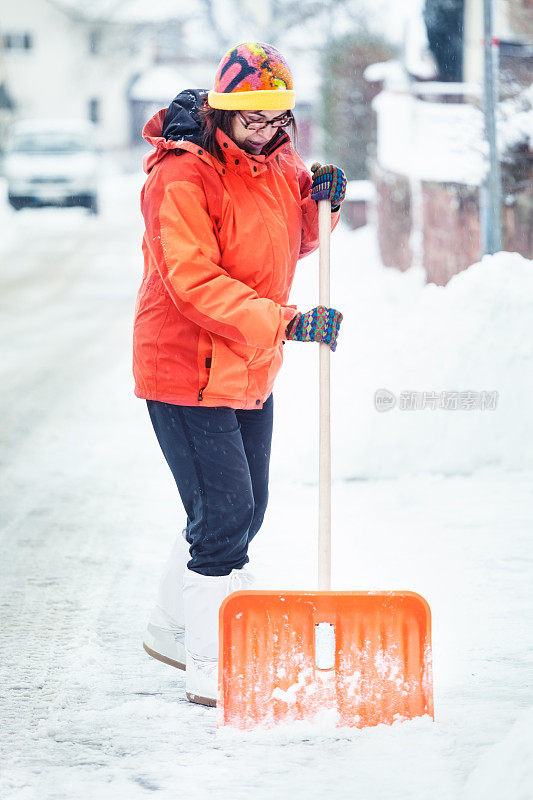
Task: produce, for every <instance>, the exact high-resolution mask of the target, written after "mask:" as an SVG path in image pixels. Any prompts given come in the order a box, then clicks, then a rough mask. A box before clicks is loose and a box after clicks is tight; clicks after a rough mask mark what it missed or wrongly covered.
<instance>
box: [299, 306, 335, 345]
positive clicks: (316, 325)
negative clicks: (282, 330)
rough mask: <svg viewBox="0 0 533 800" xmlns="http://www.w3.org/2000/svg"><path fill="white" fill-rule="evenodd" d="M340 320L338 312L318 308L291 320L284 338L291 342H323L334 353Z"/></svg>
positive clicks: (323, 307) (321, 307)
mask: <svg viewBox="0 0 533 800" xmlns="http://www.w3.org/2000/svg"><path fill="white" fill-rule="evenodd" d="M341 320H342V314H341V312H340V311H336V310H335V309H334V308H326V307H325V306H318V307H317V308H313V309H311V311H307V312H306V313H305V314H297V315H296V316H295V317H294V319H291V321H290V322H289V324H288V325H287V332H286V338H287V339H288V340H292V341H293V342H325V343H326V344H329V346H330V347H331V349H332V350H333V351H335V350H336V349H337V337H338V335H339V327H340V324H341Z"/></svg>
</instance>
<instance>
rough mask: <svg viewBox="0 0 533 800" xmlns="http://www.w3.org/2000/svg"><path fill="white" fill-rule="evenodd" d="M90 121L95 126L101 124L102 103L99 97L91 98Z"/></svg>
mask: <svg viewBox="0 0 533 800" xmlns="http://www.w3.org/2000/svg"><path fill="white" fill-rule="evenodd" d="M89 119H90V120H91V122H94V123H95V124H97V123H98V122H100V101H99V100H98V98H97V97H91V99H90V100H89Z"/></svg>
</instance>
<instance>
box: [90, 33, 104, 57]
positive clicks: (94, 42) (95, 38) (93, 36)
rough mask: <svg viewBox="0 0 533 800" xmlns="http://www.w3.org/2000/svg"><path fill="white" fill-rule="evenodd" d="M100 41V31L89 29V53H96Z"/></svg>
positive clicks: (98, 49) (98, 50)
mask: <svg viewBox="0 0 533 800" xmlns="http://www.w3.org/2000/svg"><path fill="white" fill-rule="evenodd" d="M101 42H102V37H101V36H100V31H91V32H90V33H89V53H91V55H93V56H96V55H98V53H99V52H100V45H101Z"/></svg>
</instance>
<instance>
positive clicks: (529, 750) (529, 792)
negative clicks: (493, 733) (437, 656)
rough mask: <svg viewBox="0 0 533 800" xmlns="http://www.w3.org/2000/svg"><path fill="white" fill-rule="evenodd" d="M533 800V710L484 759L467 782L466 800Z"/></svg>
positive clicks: (525, 713)
mask: <svg viewBox="0 0 533 800" xmlns="http://www.w3.org/2000/svg"><path fill="white" fill-rule="evenodd" d="M532 796H533V708H530V709H528V710H527V711H525V712H524V713H523V714H522V715H521V716H520V717H519V719H518V720H517V722H516V723H515V724H514V726H513V727H512V728H511V730H510V731H509V733H508V734H507V736H506V737H505V738H504V739H503V740H502V741H501V742H498V744H495V745H493V746H492V747H490V748H489V749H488V750H487V752H486V753H485V754H484V755H483V756H482V757H481V759H480V760H479V763H478V765H477V767H476V769H475V770H474V771H473V773H472V774H471V775H470V777H469V779H468V781H467V782H466V786H465V792H464V800H501V798H502V797H506V798H509V800H531V797H532Z"/></svg>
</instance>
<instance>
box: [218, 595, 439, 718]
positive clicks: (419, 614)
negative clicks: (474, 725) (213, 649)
mask: <svg viewBox="0 0 533 800" xmlns="http://www.w3.org/2000/svg"><path fill="white" fill-rule="evenodd" d="M320 623H322V624H320ZM325 709H326V710H328V711H329V712H330V713H331V712H333V717H332V718H333V719H334V720H335V723H336V724H337V725H349V726H355V727H357V728H362V727H365V726H368V725H378V724H379V723H382V722H384V723H387V724H391V723H392V722H394V721H395V720H397V719H402V718H403V719H405V718H411V717H417V716H422V715H424V714H429V715H430V716H431V717H433V684H432V664H431V615H430V610H429V606H428V604H427V602H426V601H425V600H424V599H423V598H422V597H421V596H420V595H418V594H415V593H414V592H324V591H322V592H293V591H291V592H263V591H242V592H234V593H233V594H231V595H229V597H227V598H226V600H225V601H224V603H223V604H222V606H221V609H220V654H219V702H218V720H219V725H230V726H233V727H236V728H241V729H250V728H253V727H255V726H256V725H263V726H266V727H270V726H272V725H274V724H277V723H280V722H292V721H296V720H311V719H312V718H313V717H315V716H316V715H317V714H318V713H319V712H320V713H322V712H323V711H324V710H325ZM328 719H329V717H328Z"/></svg>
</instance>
